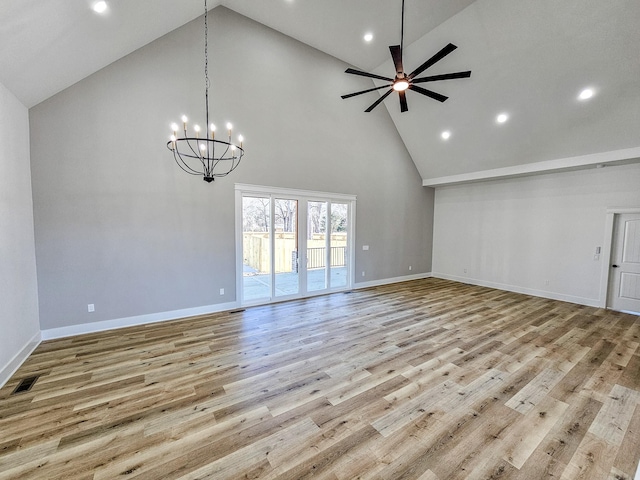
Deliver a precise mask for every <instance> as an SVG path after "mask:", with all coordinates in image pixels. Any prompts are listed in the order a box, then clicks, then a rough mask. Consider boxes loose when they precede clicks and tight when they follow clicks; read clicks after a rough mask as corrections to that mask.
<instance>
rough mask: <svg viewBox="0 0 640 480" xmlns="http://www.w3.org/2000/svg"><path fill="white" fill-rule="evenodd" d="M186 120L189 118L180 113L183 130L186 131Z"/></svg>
mask: <svg viewBox="0 0 640 480" xmlns="http://www.w3.org/2000/svg"><path fill="white" fill-rule="evenodd" d="M187 120H189V119H188V118H187V116H186V115H182V126H183V128H184V131H185V132H186V131H187Z"/></svg>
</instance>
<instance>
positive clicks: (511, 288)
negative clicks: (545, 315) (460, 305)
mask: <svg viewBox="0 0 640 480" xmlns="http://www.w3.org/2000/svg"><path fill="white" fill-rule="evenodd" d="M432 276H433V277H435V278H442V279H443V280H452V281H454V282H461V283H468V284H470V285H478V286H479V287H489V288H495V289H497V290H506V291H508V292H514V293H522V294H525V295H532V296H534V297H542V298H548V299H550V300H560V301H562V302H569V303H577V304H578V305H586V306H588V307H599V306H600V299H598V298H584V297H577V296H575V295H565V294H562V293H555V292H549V291H546V290H536V289H533V288H526V287H519V286H517V285H507V284H504V283H497V282H487V281H485V280H476V279H474V278H467V277H459V276H457V275H447V274H445V273H438V272H434V273H433V274H432Z"/></svg>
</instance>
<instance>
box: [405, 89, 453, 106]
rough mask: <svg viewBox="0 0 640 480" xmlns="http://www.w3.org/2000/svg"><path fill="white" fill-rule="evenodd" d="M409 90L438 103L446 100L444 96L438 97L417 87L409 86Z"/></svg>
mask: <svg viewBox="0 0 640 480" xmlns="http://www.w3.org/2000/svg"><path fill="white" fill-rule="evenodd" d="M409 88H410V89H411V90H413V91H414V92H418V93H421V94H422V95H426V96H427V97H431V98H433V99H434V100H438V101H439V102H444V101H445V100H446V99H447V98H449V97H445V96H444V95H440V94H439V93H436V92H432V91H431V90H427V89H425V88H422V87H419V86H417V85H409Z"/></svg>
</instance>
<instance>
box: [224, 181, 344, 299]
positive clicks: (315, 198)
mask: <svg viewBox="0 0 640 480" xmlns="http://www.w3.org/2000/svg"><path fill="white" fill-rule="evenodd" d="M236 205H237V223H238V229H237V232H238V235H237V236H238V246H237V248H238V251H239V256H238V261H237V265H238V276H239V278H240V279H241V281H239V282H238V290H239V292H238V293H239V298H240V302H241V304H244V305H248V304H258V303H269V302H271V301H275V300H282V299H289V298H300V297H305V296H309V295H317V294H321V293H327V292H331V291H339V290H347V289H349V288H351V285H352V283H353V279H352V271H353V266H352V255H351V252H352V244H351V243H352V234H351V231H352V225H353V218H352V217H353V215H354V213H355V197H353V196H350V195H338V194H319V193H317V192H307V191H293V190H286V191H283V190H282V189H280V190H279V189H270V188H268V187H257V186H252V185H236Z"/></svg>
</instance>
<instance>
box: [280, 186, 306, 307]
mask: <svg viewBox="0 0 640 480" xmlns="http://www.w3.org/2000/svg"><path fill="white" fill-rule="evenodd" d="M274 207H275V209H274V231H275V233H274V261H275V263H274V272H275V276H274V278H275V292H274V293H275V296H276V297H281V296H287V295H296V294H297V293H298V291H299V290H300V287H299V285H300V274H299V273H298V269H299V268H298V201H297V200H286V199H281V198H276V199H275V200H274Z"/></svg>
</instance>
